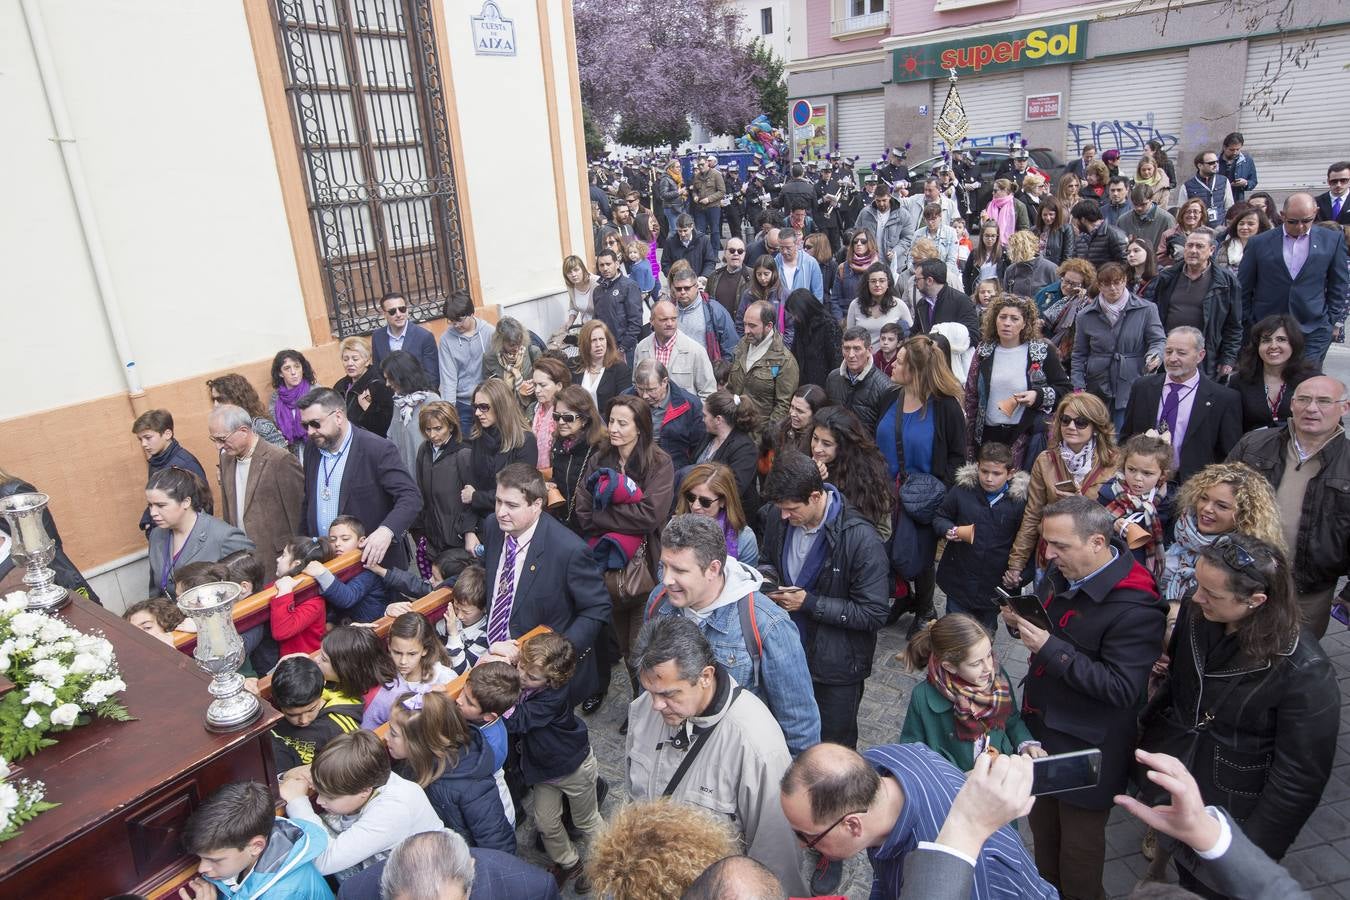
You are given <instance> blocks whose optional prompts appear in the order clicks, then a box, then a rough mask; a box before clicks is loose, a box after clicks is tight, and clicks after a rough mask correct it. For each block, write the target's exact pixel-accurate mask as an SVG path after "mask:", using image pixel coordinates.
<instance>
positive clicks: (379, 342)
mask: <svg viewBox="0 0 1350 900" xmlns="http://www.w3.org/2000/svg"><path fill="white" fill-rule="evenodd" d="M380 311H381V312H383V313H384V327H383V328H380V329H378V330H376V331H375V333H374V334H372V335H371V336H370V348H371V353H370V355H371V363H372V364H373V365H374V366H375V371H377V372H378V371H379V370H380V361H381V360H383V359H384V358H385V357H386V356H388V355H389V354H390V353H393V352H394V351H395V350H406V351H408V352H409V353H411V354H412V355H413V357H414V358H416V360H417V361H418V362H420V363H421V364H422V368H424V369H426V370H427V374H429V375H430V376H431V383H432V384H437V383H439V382H440V380H441V367H440V362H439V360H438V358H437V354H436V336H435V335H433V334H432V333H431V332H430V331H427V330H426V329H425V328H423V327H422V326H421V325H418V324H417V323H416V322H413V321H410V320H409V318H408V298H407V297H404V296H403V295H402V294H400V293H398V292H397V291H393V292H391V293H388V294H385V295H384V299H383V300H381V301H380Z"/></svg>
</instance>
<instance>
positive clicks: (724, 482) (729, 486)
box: [675, 462, 759, 569]
mask: <svg viewBox="0 0 1350 900" xmlns="http://www.w3.org/2000/svg"><path fill="white" fill-rule="evenodd" d="M685 513H693V514H694V515H696V516H703V517H705V518H708V519H713V520H715V521H716V522H717V524H718V527H720V528H721V529H722V533H723V534H724V535H725V536H726V539H727V556H730V557H731V558H732V559H737V560H740V561H741V562H743V563H745V564H746V565H747V566H749V567H750V568H752V569H753V568H755V567H756V566H758V565H759V541H758V539H757V538H756V537H755V532H754V530H753V529H752V528H751V527H750V526H749V525H747V524H746V523H745V509H744V507H742V506H741V494H740V491H738V490H737V489H736V476H735V475H734V474H732V471H731V470H730V469H729V468H727V467H726V466H724V465H722V464H721V463H714V462H705V463H699V464H698V465H695V466H691V467H690V468H689V469H687V470H685V475H684V480H683V481H681V482H680V490H679V493H678V494H677V495H676V498H675V515H677V516H682V515H684V514H685Z"/></svg>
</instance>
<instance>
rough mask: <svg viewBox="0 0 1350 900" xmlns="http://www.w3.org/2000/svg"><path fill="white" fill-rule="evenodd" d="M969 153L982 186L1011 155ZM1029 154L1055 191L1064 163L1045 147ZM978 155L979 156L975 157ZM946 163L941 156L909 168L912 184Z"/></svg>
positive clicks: (987, 150) (1003, 151) (996, 150)
mask: <svg viewBox="0 0 1350 900" xmlns="http://www.w3.org/2000/svg"><path fill="white" fill-rule="evenodd" d="M967 152H968V153H970V154H971V156H972V157H973V158H974V160H975V171H976V172H977V173H978V177H979V179H980V183H981V184H988V183H989V182H991V181H993V180H994V173H995V172H997V171H998V170H999V167H1000V166H1002V165H1003V164H1004V163H1005V162H1007V161H1008V153H1009V151H1008V149H1007V148H1006V147H981V148H979V149H977V150H969V151H967ZM1027 152H1028V153H1030V154H1031V164H1032V165H1033V166H1035V167H1036V168H1038V169H1040V170H1041V171H1042V172H1045V173H1046V174H1047V175H1049V176H1050V185H1051V188H1052V189H1053V187H1054V186H1055V185H1056V184H1058V183H1059V176H1060V175H1062V174H1064V161H1063V160H1061V159H1060V158H1059V156H1058V154H1056V153H1055V152H1054V151H1053V150H1049V149H1047V148H1045V147H1032V148H1028V150H1027ZM977 153H978V154H979V155H978V156H976V155H975V154H977ZM945 162H946V160H945V159H943V158H942V157H941V156H934V157H930V158H929V159H925V160H923V161H922V162H917V163H915V164H914V165H912V166H910V167H909V180H910V182H911V183H914V182H917V181H922V180H923V179H924V178H926V177H927V176H928V173H929V172H931V171H932V170H933V168H934V167H935V166H937V165H939V164H942V163H945Z"/></svg>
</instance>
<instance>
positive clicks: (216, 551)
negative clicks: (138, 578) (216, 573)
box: [150, 513, 256, 597]
mask: <svg viewBox="0 0 1350 900" xmlns="http://www.w3.org/2000/svg"><path fill="white" fill-rule="evenodd" d="M172 542H173V532H171V531H169V529H167V528H153V529H151V530H150V596H152V597H157V596H159V595H160V594H167V595H169V596H173V572H176V571H177V570H179V569H181V568H183V566H185V565H187V564H188V563H192V562H220V560H221V559H223V558H224V557H226V556H229V555H230V554H231V553H233V552H234V551H236V550H255V549H256V548H255V547H254V545H253V541H251V540H249V537H248V535H246V534H244V533H243V532H242V531H240V530H239V529H238V528H235V527H234V526H233V525H230V524H228V523H225V522H222V521H221V520H220V519H217V518H216V517H215V516H211V515H207V514H206V513H197V524H196V525H195V526H193V528H192V534H190V535H188V539H187V543H186V544H184V545H183V552H182V553H180V554H178V559H177V561H176V562H175V563H174V564H173V571H171V572H170V573H169V583H168V586H167V588H165V587H163V586H161V584H160V581H161V578H162V576H163V573H164V565H165V562H166V561H167V560H168V558H169V557H170V556H171V555H172V552H173V551H172V550H170V549H169V548H170V547H171V546H172Z"/></svg>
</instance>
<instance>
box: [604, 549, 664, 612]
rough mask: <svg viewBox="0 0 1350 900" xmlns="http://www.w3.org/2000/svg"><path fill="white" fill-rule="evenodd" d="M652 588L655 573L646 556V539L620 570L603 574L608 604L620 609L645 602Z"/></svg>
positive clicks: (654, 582) (654, 581)
mask: <svg viewBox="0 0 1350 900" xmlns="http://www.w3.org/2000/svg"><path fill="white" fill-rule="evenodd" d="M654 587H656V573H655V572H654V571H653V570H652V564H651V560H650V559H649V558H648V556H647V539H646V538H643V540H642V543H641V544H638V548H637V550H636V551H634V552H633V555H632V557H630V558H629V560H628V563H627V564H626V565H625V566H624V567H623V568H622V569H610V570H608V571H607V572H605V588H606V590H608V591H609V599H610V602H611V603H613V604H614V605H615V606H617V607H619V608H621V609H622V608H623V607H627V606H633V605H636V604H639V603H643V602H645V601H646V599H647V596H648V595H649V594H651V592H652V588H654Z"/></svg>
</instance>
